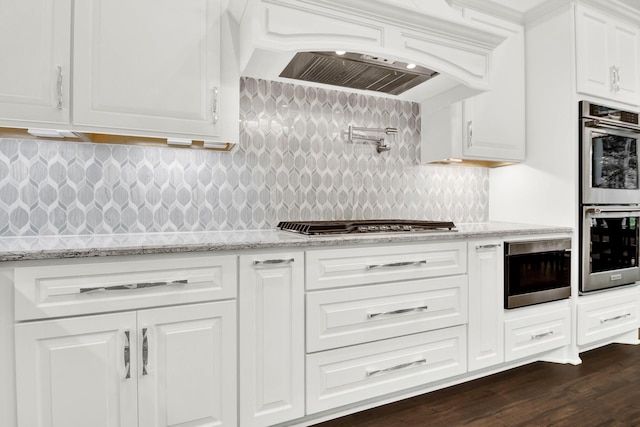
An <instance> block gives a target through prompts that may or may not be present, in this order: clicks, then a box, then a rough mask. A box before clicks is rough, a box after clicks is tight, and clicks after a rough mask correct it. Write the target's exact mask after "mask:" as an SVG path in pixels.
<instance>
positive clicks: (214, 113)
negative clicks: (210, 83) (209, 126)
mask: <svg viewBox="0 0 640 427" xmlns="http://www.w3.org/2000/svg"><path fill="white" fill-rule="evenodd" d="M211 122H212V123H213V124H214V125H215V124H217V123H218V88H217V87H214V88H213V89H211Z"/></svg>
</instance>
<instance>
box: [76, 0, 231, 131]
mask: <svg viewBox="0 0 640 427" xmlns="http://www.w3.org/2000/svg"><path fill="white" fill-rule="evenodd" d="M74 73H75V76H74V98H73V101H74V123H75V124H78V125H87V126H92V127H93V126H95V127H104V128H113V127H117V128H121V129H127V130H131V131H133V132H136V133H143V134H153V133H158V132H161V133H175V134H201V135H218V132H219V130H218V126H219V123H218V119H217V117H216V114H217V111H216V110H217V106H216V104H217V99H216V98H217V97H218V94H217V93H216V91H219V89H220V88H219V85H220V2H219V1H218V0H191V1H188V2H184V1H178V0H162V1H157V0H137V1H135V2H131V1H128V0H108V1H106V0H87V1H81V2H77V3H76V5H75V31H74Z"/></svg>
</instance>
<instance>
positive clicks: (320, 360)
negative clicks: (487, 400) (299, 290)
mask: <svg viewBox="0 0 640 427" xmlns="http://www.w3.org/2000/svg"><path fill="white" fill-rule="evenodd" d="M466 347H467V346H466V327H465V326H464V325H462V326H456V327H452V328H445V329H439V330H435V331H429V332H424V333H420V334H415V335H406V336H403V337H399V338H392V339H388V340H383V341H376V342H373V343H367V344H361V345H356V346H352V347H345V348H339V349H336V350H329V351H323V352H320V353H315V354H309V355H308V356H307V412H308V413H310V414H312V413H316V412H320V411H324V410H327V409H331V408H335V407H338V406H343V405H348V404H350V403H355V402H358V401H361V400H365V399H370V398H375V397H378V396H382V395H385V394H388V393H393V392H395V391H400V390H404V389H407V388H410V387H416V386H420V385H424V384H427V383H431V382H434V381H438V380H442V379H445V378H447V377H451V376H454V375H459V374H463V373H464V372H466V369H467V363H466Z"/></svg>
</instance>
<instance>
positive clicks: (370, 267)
mask: <svg viewBox="0 0 640 427" xmlns="http://www.w3.org/2000/svg"><path fill="white" fill-rule="evenodd" d="M426 263H427V260H426V259H423V260H422V261H402V262H392V263H389V264H370V265H367V270H373V269H374V268H386V267H391V268H394V267H407V266H409V265H422V264H426Z"/></svg>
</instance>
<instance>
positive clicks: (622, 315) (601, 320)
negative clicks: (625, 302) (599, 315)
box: [600, 313, 631, 325]
mask: <svg viewBox="0 0 640 427" xmlns="http://www.w3.org/2000/svg"><path fill="white" fill-rule="evenodd" d="M627 317H631V313H625V314H620V315H619V316H614V317H610V318H608V319H600V324H601V325H602V324H604V323H607V322H614V321H616V320H620V319H626V318H627Z"/></svg>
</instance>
